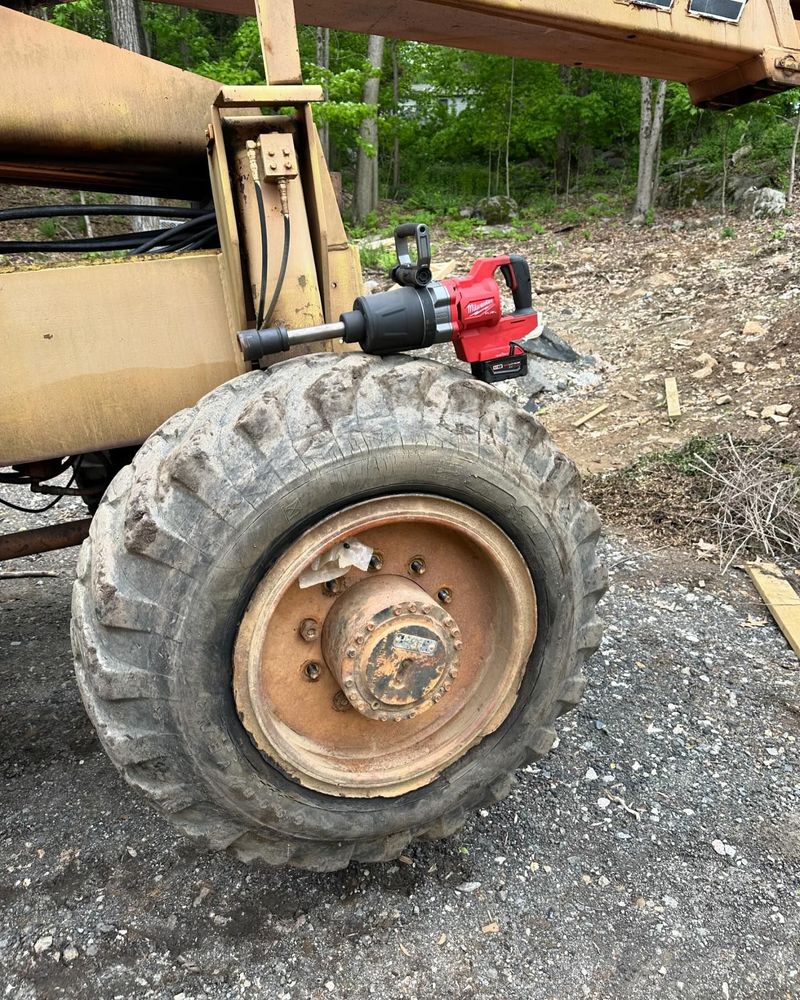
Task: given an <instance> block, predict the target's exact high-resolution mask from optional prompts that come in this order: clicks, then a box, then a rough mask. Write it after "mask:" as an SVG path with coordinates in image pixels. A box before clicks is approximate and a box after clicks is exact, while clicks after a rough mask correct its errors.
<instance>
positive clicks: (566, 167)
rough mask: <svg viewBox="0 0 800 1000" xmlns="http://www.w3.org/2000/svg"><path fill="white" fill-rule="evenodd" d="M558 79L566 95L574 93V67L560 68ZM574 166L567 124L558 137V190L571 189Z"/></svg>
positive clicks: (570, 131)
mask: <svg viewBox="0 0 800 1000" xmlns="http://www.w3.org/2000/svg"><path fill="white" fill-rule="evenodd" d="M558 78H559V80H560V81H561V86H562V87H563V88H564V92H565V93H572V67H571V66H559V67H558ZM571 166H572V129H571V128H570V124H569V122H565V123H564V125H563V126H562V128H561V131H560V132H559V133H558V135H557V136H556V188H557V189H558V190H561V191H564V190H568V188H569V176H570V172H571V171H570V168H571Z"/></svg>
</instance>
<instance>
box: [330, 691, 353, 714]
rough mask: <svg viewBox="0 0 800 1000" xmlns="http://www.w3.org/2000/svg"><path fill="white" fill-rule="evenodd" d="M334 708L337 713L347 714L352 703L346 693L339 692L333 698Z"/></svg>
mask: <svg viewBox="0 0 800 1000" xmlns="http://www.w3.org/2000/svg"><path fill="white" fill-rule="evenodd" d="M333 707H334V709H335V710H336V711H337V712H347V711H348V710H349V708H350V702H349V701H348V700H347V697H346V695H345V693H344V691H337V692H336V694H335V695H334V696H333Z"/></svg>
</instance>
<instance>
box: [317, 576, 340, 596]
mask: <svg viewBox="0 0 800 1000" xmlns="http://www.w3.org/2000/svg"><path fill="white" fill-rule="evenodd" d="M341 589H342V585H341V580H340V579H338V578H337V579H336V580H326V581H325V583H323V584H322V592H323V593H324V594H327V595H328V596H329V597H330V596H331V595H333V594H338V593H339V591H340V590H341Z"/></svg>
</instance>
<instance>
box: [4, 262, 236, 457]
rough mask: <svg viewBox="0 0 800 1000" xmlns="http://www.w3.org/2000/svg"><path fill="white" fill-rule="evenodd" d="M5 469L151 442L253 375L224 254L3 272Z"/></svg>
mask: <svg viewBox="0 0 800 1000" xmlns="http://www.w3.org/2000/svg"><path fill="white" fill-rule="evenodd" d="M0 355H1V356H2V358H3V377H2V379H1V380H0V414H2V428H3V433H2V435H0V465H14V464H18V463H21V462H32V461H35V460H37V459H42V458H51V457H53V456H60V455H77V454H81V453H83V452H88V451H100V450H102V449H103V448H114V447H119V446H122V445H132V444H138V443H139V442H141V441H143V440H144V439H145V438H146V437H147V436H148V434H150V433H151V432H152V431H153V430H155V428H156V427H158V425H159V424H161V423H163V421H164V420H166V418H167V417H169V416H171V415H172V414H173V413H176V412H177V411H178V410H181V409H183V408H184V407H186V406H192V405H193V404H194V403H196V402H197V400H198V399H199V398H200V397H201V396H203V395H204V394H205V393H206V392H208V391H210V390H211V389H213V388H215V387H216V386H218V385H220V384H221V383H222V382H226V381H227V380H228V379H230V378H232V377H234V376H235V375H238V374H240V373H241V372H242V371H244V362H243V360H242V356H241V352H240V351H239V350H238V348H237V347H236V344H235V333H234V332H233V331H232V330H231V327H230V323H229V318H228V311H227V309H226V303H225V296H224V293H223V287H222V278H221V273H220V254H219V253H217V252H208V251H207V252H199V253H187V254H180V255H176V256H171V257H153V258H144V257H143V258H134V259H121V260H120V259H115V260H112V261H104V262H94V263H91V264H81V265H76V266H66V267H49V268H35V267H33V268H27V269H23V270H19V271H2V272H0Z"/></svg>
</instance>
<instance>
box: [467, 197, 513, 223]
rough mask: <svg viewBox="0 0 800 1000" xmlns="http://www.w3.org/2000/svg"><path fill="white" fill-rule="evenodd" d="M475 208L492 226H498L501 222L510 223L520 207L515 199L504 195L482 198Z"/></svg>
mask: <svg viewBox="0 0 800 1000" xmlns="http://www.w3.org/2000/svg"><path fill="white" fill-rule="evenodd" d="M475 208H476V210H477V212H478V215H481V216H483V218H484V219H485V220H486V222H487V223H488V224H489V225H490V226H496V225H497V224H498V223H501V222H510V221H511V219H513V218H514V216H515V215H516V214H517V211H518V205H517V203H516V202H515V201H514V199H513V198H509V197H508V196H507V195H504V194H495V195H492V196H491V197H489V198H481V200H480V201H479V202H478V204H477V205H476V206H475Z"/></svg>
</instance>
